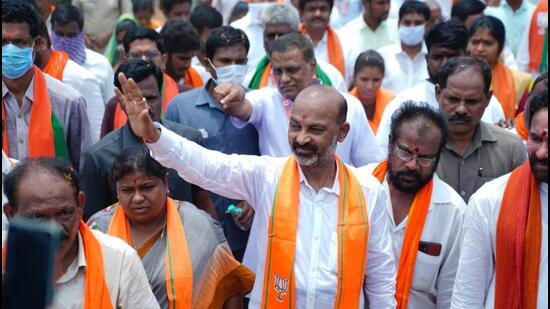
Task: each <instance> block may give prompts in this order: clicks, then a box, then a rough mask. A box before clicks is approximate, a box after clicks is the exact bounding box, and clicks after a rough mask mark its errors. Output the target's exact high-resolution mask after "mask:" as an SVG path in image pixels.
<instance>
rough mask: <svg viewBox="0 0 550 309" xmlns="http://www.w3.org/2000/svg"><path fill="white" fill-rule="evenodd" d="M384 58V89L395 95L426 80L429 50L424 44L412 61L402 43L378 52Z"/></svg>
mask: <svg viewBox="0 0 550 309" xmlns="http://www.w3.org/2000/svg"><path fill="white" fill-rule="evenodd" d="M378 53H380V55H381V56H382V58H384V64H385V68H386V72H385V75H384V79H383V80H382V88H384V89H388V90H391V91H392V92H393V93H400V92H401V91H404V90H407V89H409V88H411V87H412V86H414V85H416V84H418V83H421V82H422V81H424V80H426V79H427V78H428V77H429V75H428V69H427V65H426V55H427V54H428V49H427V48H426V45H425V44H424V43H422V48H421V50H420V52H418V54H416V57H414V59H411V58H410V57H409V56H408V55H407V53H405V52H404V51H403V48H402V46H401V43H395V44H391V45H387V46H384V47H382V48H380V49H379V50H378Z"/></svg>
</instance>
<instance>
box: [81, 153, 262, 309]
mask: <svg viewBox="0 0 550 309" xmlns="http://www.w3.org/2000/svg"><path fill="white" fill-rule="evenodd" d="M166 173H167V169H166V168H165V167H163V166H162V165H160V163H158V162H157V161H156V160H154V159H153V158H152V157H151V156H150V155H149V152H148V150H147V149H146V148H145V147H133V148H128V149H126V150H125V151H124V152H123V153H121V155H120V156H119V157H117V159H115V162H114V163H113V167H112V170H111V181H112V182H113V183H115V184H116V191H117V195H118V198H119V203H118V204H116V205H113V206H111V207H108V208H106V209H104V210H102V211H100V212H98V213H96V214H95V215H94V216H92V218H91V219H90V221H88V225H90V226H91V227H92V228H94V229H99V230H100V231H102V232H105V233H107V234H109V235H112V236H116V237H119V238H121V239H122V240H124V241H126V242H127V243H128V244H130V245H131V246H133V247H134V248H135V249H136V251H137V252H138V254H139V256H140V258H141V259H142V263H143V266H144V268H145V272H146V274H147V278H148V280H149V284H150V285H151V288H152V290H153V293H154V294H155V297H156V298H157V300H158V302H159V304H160V306H161V308H166V309H168V308H169V309H180V308H241V306H242V304H241V302H242V296H243V295H245V294H246V293H248V292H250V291H251V290H252V286H253V283H254V273H252V272H251V271H250V270H249V269H248V268H246V267H244V266H243V265H241V264H240V263H239V262H238V261H237V260H235V258H234V257H233V256H232V254H231V249H230V248H229V245H228V244H227V241H226V240H225V237H224V235H223V230H222V229H221V227H220V226H219V225H218V224H217V223H216V222H215V221H214V220H213V219H212V218H211V217H210V216H208V215H207V214H206V213H205V212H202V211H200V210H198V209H197V208H196V207H195V206H194V205H193V204H190V203H188V202H180V201H174V200H172V199H170V198H169V197H168V185H167V177H166V175H167V174H166Z"/></svg>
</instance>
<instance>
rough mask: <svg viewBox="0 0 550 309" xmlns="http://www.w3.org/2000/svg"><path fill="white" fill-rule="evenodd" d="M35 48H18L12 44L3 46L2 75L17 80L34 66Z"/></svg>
mask: <svg viewBox="0 0 550 309" xmlns="http://www.w3.org/2000/svg"><path fill="white" fill-rule="evenodd" d="M32 56H33V48H32V47H24V48H21V47H17V46H15V45H13V44H11V43H9V44H6V45H5V46H2V75H4V76H6V77H7V78H9V79H17V78H19V77H21V76H23V74H25V73H27V71H28V70H30V69H32V65H33V59H32V58H33V57H32Z"/></svg>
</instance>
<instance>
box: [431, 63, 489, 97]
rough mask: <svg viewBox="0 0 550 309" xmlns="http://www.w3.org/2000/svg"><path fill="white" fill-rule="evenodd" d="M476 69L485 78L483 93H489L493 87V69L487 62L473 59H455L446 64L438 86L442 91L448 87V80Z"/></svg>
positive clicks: (440, 74) (439, 77)
mask: <svg viewBox="0 0 550 309" xmlns="http://www.w3.org/2000/svg"><path fill="white" fill-rule="evenodd" d="M469 68H474V69H475V70H476V71H477V72H478V73H479V74H481V76H482V77H483V83H484V85H483V91H484V93H485V94H487V93H489V88H490V87H491V67H489V65H488V64H487V63H485V61H482V60H479V59H476V58H473V57H453V58H451V59H449V61H447V63H445V65H444V66H443V68H442V69H441V72H440V73H439V76H438V79H437V80H438V84H439V87H441V89H444V88H445V87H447V80H448V79H449V77H451V76H452V75H453V74H456V73H460V72H463V71H466V70H467V69H469Z"/></svg>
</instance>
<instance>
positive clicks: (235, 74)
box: [208, 60, 247, 85]
mask: <svg viewBox="0 0 550 309" xmlns="http://www.w3.org/2000/svg"><path fill="white" fill-rule="evenodd" d="M208 61H209V62H210V60H208ZM210 65H211V66H212V67H213V68H214V70H215V71H216V77H217V78H216V84H218V85H219V84H223V83H232V84H242V83H243V81H244V77H245V75H246V71H247V66H246V65H245V64H232V65H227V66H224V67H219V68H217V67H215V66H214V65H213V64H212V62H210Z"/></svg>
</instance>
